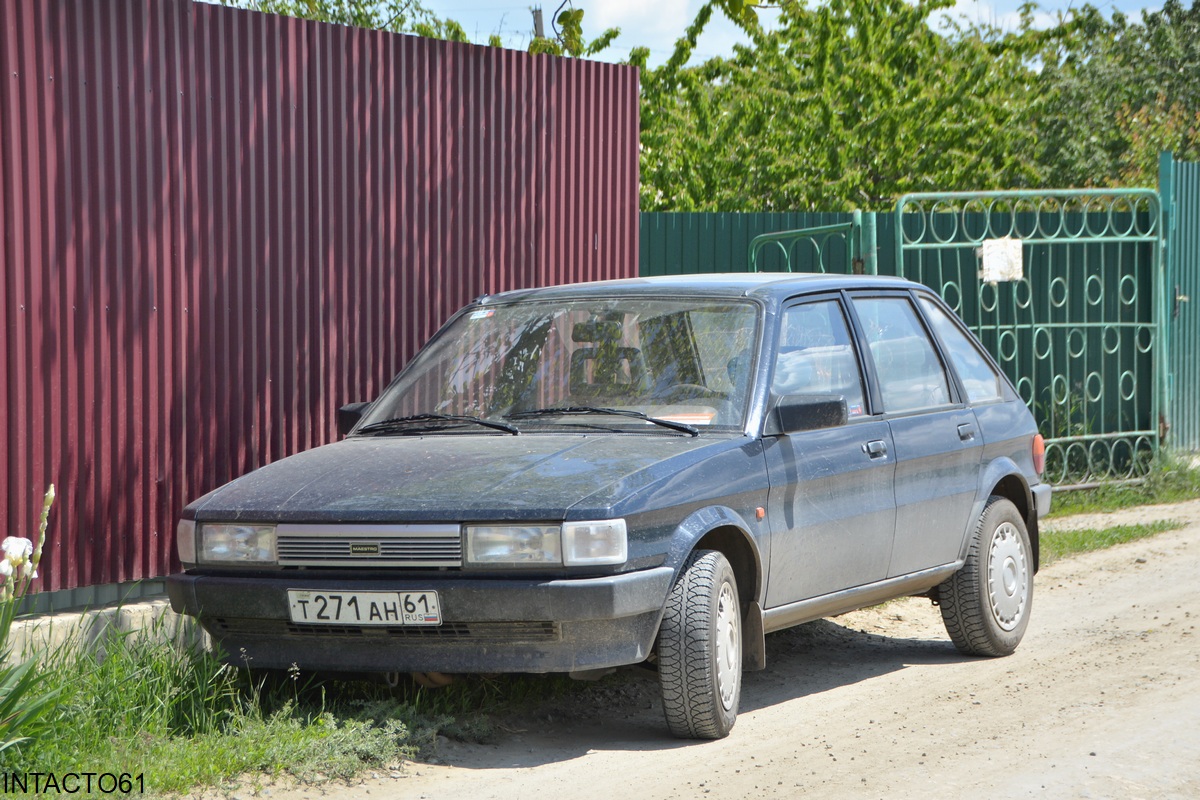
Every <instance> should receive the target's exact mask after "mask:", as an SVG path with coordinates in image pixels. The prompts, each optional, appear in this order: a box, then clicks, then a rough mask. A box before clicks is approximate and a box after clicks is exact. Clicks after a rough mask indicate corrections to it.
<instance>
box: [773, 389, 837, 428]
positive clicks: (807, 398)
mask: <svg viewBox="0 0 1200 800" xmlns="http://www.w3.org/2000/svg"><path fill="white" fill-rule="evenodd" d="M849 416H850V415H849V412H848V411H847V409H846V398H845V397H844V396H842V395H840V394H838V395H831V394H815V395H814V394H786V395H784V396H783V397H781V398H779V400H778V402H776V403H775V408H774V409H772V410H771V414H770V416H769V417H768V418H767V424H766V430H765V433H766V434H767V435H778V434H781V433H801V432H803V431H815V430H819V429H821V428H835V427H837V426H838V425H845V424H846V420H847V419H849Z"/></svg>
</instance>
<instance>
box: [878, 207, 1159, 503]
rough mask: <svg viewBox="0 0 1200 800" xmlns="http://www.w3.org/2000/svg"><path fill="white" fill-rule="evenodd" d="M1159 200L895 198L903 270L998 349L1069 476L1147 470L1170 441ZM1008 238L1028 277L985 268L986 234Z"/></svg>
mask: <svg viewBox="0 0 1200 800" xmlns="http://www.w3.org/2000/svg"><path fill="white" fill-rule="evenodd" d="M1160 211H1161V208H1160V201H1159V196H1158V193H1157V192H1155V191H1153V190H1149V189H1123V190H1072V191H1038V192H986V193H945V194H932V193H929V194H911V195H906V196H904V197H902V198H901V199H900V200H899V202H898V203H897V204H896V211H895V219H894V222H895V225H894V235H895V242H896V254H897V259H898V267H899V269H898V270H897V271H898V272H899V274H902V275H904V276H905V277H908V278H911V279H913V280H916V281H920V282H921V283H924V284H925V285H927V286H930V287H933V288H934V289H936V290H938V291H939V292H940V293H941V295H942V297H943V298H944V299H945V300H946V302H947V303H949V305H950V306H951V307H952V308H954V310H955V311H956V312H958V314H959V316H961V317H962V318H963V320H964V321H966V323H967V324H968V325H970V326H971V328H972V329H973V330H974V331H975V333H976V334H977V335H978V336H979V338H980V339H981V340H982V341H983V343H984V345H985V346H986V347H987V348H988V349H989V350H990V351H991V352H992V354H993V355H995V357H996V360H997V361H998V362H999V364H1000V366H1001V367H1002V368H1003V369H1004V371H1005V372H1006V373H1007V374H1008V375H1009V377H1010V378H1011V379H1012V380H1013V383H1014V385H1015V386H1016V388H1017V391H1018V392H1019V393H1020V395H1021V398H1022V399H1023V400H1024V401H1025V402H1026V404H1028V405H1029V407H1030V409H1032V411H1033V412H1034V415H1035V416H1036V417H1037V420H1038V424H1039V427H1040V428H1041V430H1042V433H1043V435H1044V436H1045V437H1046V462H1047V467H1046V472H1047V479H1048V480H1049V481H1050V482H1052V483H1054V484H1056V485H1059V486H1066V485H1078V484H1085V483H1091V482H1096V481H1112V480H1120V479H1127V478H1135V477H1138V476H1139V475H1141V474H1142V473H1143V472H1144V471H1145V470H1146V468H1147V467H1148V465H1149V463H1150V461H1151V459H1152V457H1153V456H1154V454H1156V453H1157V451H1158V447H1159V443H1160V439H1161V438H1162V435H1163V433H1164V430H1163V428H1164V427H1165V420H1166V419H1167V418H1168V409H1167V404H1168V402H1169V399H1168V394H1167V391H1166V386H1167V377H1166V376H1167V363H1166V360H1165V356H1166V346H1165V345H1166V342H1165V334H1166V328H1165V327H1164V325H1165V319H1166V314H1165V309H1164V302H1165V301H1164V299H1163V298H1164V294H1163V274H1162V269H1163V264H1162V244H1163V231H1162V220H1161V213H1160ZM1005 239H1007V240H1010V241H1009V242H1008V243H1007V245H1008V246H1007V248H1006V247H1005V243H1004V242H1003V241H1000V243H999V248H998V249H1001V250H1003V249H1008V251H1009V252H1010V253H1014V254H1015V253H1019V254H1020V259H1019V261H1020V268H1021V273H1020V275H1019V277H1015V279H1011V280H999V279H995V278H996V275H984V276H983V278H981V266H982V265H981V251H982V250H983V249H984V248H985V246H987V247H989V248H990V247H992V246H993V245H986V244H985V243H989V242H997V241H998V240H1005ZM1011 240H1016V242H1019V244H1016V242H1013V241H1011ZM984 278H992V279H994V280H985V279H984ZM1148 386H1149V387H1152V388H1151V389H1150V391H1147V390H1146V389H1147V387H1148Z"/></svg>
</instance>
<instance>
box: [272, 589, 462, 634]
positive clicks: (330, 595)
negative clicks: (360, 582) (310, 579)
mask: <svg viewBox="0 0 1200 800" xmlns="http://www.w3.org/2000/svg"><path fill="white" fill-rule="evenodd" d="M288 608H289V611H290V612H291V616H292V622H300V623H304V624H306V625H441V624H442V609H441V606H440V605H439V604H438V595H437V592H310V591H305V590H302V589H288Z"/></svg>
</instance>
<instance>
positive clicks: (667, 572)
mask: <svg viewBox="0 0 1200 800" xmlns="http://www.w3.org/2000/svg"><path fill="white" fill-rule="evenodd" d="M339 424H340V426H341V428H342V430H343V432H344V433H345V434H346V436H345V438H344V439H343V440H342V441H339V442H337V443H335V444H329V445H326V446H323V447H318V448H316V449H313V450H310V451H308V452H304V453H300V454H298V455H294V456H291V457H290V458H286V459H283V460H281V461H279V462H276V463H273V464H270V465H268V466H265V467H263V468H261V469H258V470H256V471H254V472H252V473H250V474H248V475H246V476H244V477H242V478H239V479H238V480H235V481H233V482H232V483H230V484H228V485H226V486H224V487H221V488H219V489H217V490H216V491H213V492H211V493H209V494H207V495H205V496H204V497H202V498H200V499H199V500H197V501H195V502H194V503H192V504H191V505H189V506H188V507H187V508H186V509H185V510H184V512H183V515H182V516H183V518H182V520H181V521H180V523H179V528H178V547H179V556H180V559H181V560H182V562H183V566H184V569H185V572H183V573H182V574H179V575H175V576H172V577H171V578H170V579H169V584H168V585H169V592H170V597H171V602H172V606H173V607H174V608H175V610H176V611H180V612H184V613H187V614H190V615H193V616H195V617H197V618H198V619H199V621H200V622H201V624H203V626H204V627H205V628H206V629H207V630H208V631H209V632H210V633H211V634H212V636H213V638H214V639H215V640H216V641H217V642H218V643H219V644H220V646H221V648H222V649H223V651H224V652H225V653H226V654H228V657H230V658H231V659H232V660H235V661H239V662H240V661H242V660H243V659H246V660H248V661H249V663H250V664H251V665H252V666H255V667H278V668H286V667H289V666H290V665H292V664H296V665H298V666H299V667H301V668H305V669H313V670H337V671H346V670H352V671H384V672H392V671H441V672H459V673H469V672H497V671H513V672H556V671H561V672H570V673H574V674H576V675H587V674H595V672H596V671H599V670H604V669H607V668H612V667H615V666H618V665H623V664H633V663H640V662H647V663H648V664H650V665H652V666H653V667H654V668H656V669H657V671H658V673H659V675H660V678H661V687H662V700H663V707H664V710H665V714H666V719H667V724H668V726H669V728H670V730H671V731H672V732H673V733H675V734H676V735H679V736H683V737H699V738H717V737H722V736H724V735H726V734H727V733H728V732H729V730H730V728H731V726H732V725H733V723H734V719H735V717H736V714H737V709H738V701H739V696H740V690H741V678H742V672H743V669H762V668H764V667H765V666H766V663H765V662H766V658H765V654H766V648H765V644H764V635H765V634H766V633H769V632H771V631H775V630H779V629H782V628H786V627H789V626H792V625H796V624H799V623H802V622H805V621H809V620H813V619H817V618H820V617H824V616H828V615H833V614H839V613H842V612H846V611H850V610H852V609H855V608H859V607H861V606H864V605H868V604H872V603H878V602H881V601H883V600H887V599H889V598H893V597H898V596H903V595H914V594H923V595H927V596H928V597H930V598H931V599H932V600H933V601H934V602H935V603H937V604H939V605H940V606H941V611H942V615H943V618H944V619H945V623H946V628H947V631H948V632H949V636H950V639H951V640H952V641H953V643H954V645H955V646H957V647H958V649H959V650H961V651H963V652H965V653H970V654H976V655H987V656H1002V655H1005V654H1007V653H1010V652H1012V651H1013V649H1014V648H1016V647H1017V644H1018V643H1019V642H1020V640H1021V637H1022V635H1023V633H1024V632H1025V629H1026V626H1027V625H1028V623H1029V616H1030V609H1031V603H1032V600H1033V575H1034V573H1035V572H1036V571H1037V566H1038V519H1039V517H1040V516H1041V515H1043V514H1045V513H1046V512H1047V511H1048V510H1049V503H1050V488H1049V486H1047V485H1046V484H1044V483H1042V482H1041V480H1040V479H1039V473H1040V472H1041V470H1042V463H1041V459H1042V442H1041V438H1040V437H1039V436H1038V435H1037V430H1036V427H1035V425H1034V421H1033V418H1032V417H1031V416H1030V413H1029V411H1028V409H1027V408H1026V407H1025V405H1024V403H1022V401H1021V400H1020V399H1019V398H1018V396H1017V394H1016V392H1015V391H1014V390H1013V387H1012V386H1011V385H1010V383H1009V381H1008V380H1007V379H1006V378H1005V377H1004V376H1003V374H1002V373H1001V372H1000V371H999V370H998V369H997V368H996V365H995V363H994V362H993V361H992V359H991V358H990V357H989V356H988V354H987V353H986V352H985V351H984V350H983V349H982V348H981V347H980V346H979V343H978V342H977V341H976V340H975V339H974V337H973V336H972V335H971V334H970V333H969V331H968V330H967V329H966V328H964V327H963V325H962V323H961V322H960V321H959V320H958V319H957V318H956V317H955V315H954V314H953V313H952V312H951V311H950V310H949V309H948V308H947V307H946V306H945V304H943V302H942V301H941V300H940V299H939V298H938V297H937V296H936V295H934V294H933V293H931V292H930V291H928V290H927V289H925V288H923V287H921V286H919V285H917V284H914V283H911V282H908V281H905V280H901V279H888V278H878V277H863V276H836V277H835V276H826V275H791V274H786V275H768V274H756V275H708V276H680V277H665V278H649V279H636V280H624V281H611V282H601V283H591V284H580V285H573V286H557V287H553V288H545V289H533V290H527V291H516V292H508V293H504V294H499V295H495V296H490V297H482V298H480V299H479V300H477V301H476V302H474V303H472V304H471V305H469V306H467V307H466V308H464V309H462V310H461V311H459V312H458V313H457V314H455V315H454V317H453V318H451V319H450V321H449V322H447V323H446V325H445V326H444V327H443V328H442V329H441V331H439V332H438V334H437V335H436V336H435V337H434V338H433V339H432V340H431V341H430V342H429V343H428V344H427V345H426V346H425V347H424V349H422V350H421V351H420V353H419V354H417V355H416V356H415V357H414V358H413V359H412V361H411V362H410V363H409V364H408V365H407V366H406V367H405V369H404V370H403V371H402V372H401V373H400V374H399V375H398V376H397V377H396V378H395V380H394V381H393V382H392V383H391V385H390V386H389V387H388V388H387V390H386V391H384V392H383V394H382V395H381V396H380V397H379V398H378V399H376V400H375V401H374V402H372V403H369V404H368V403H359V404H353V405H349V406H346V407H344V408H343V409H342V410H341V412H339Z"/></svg>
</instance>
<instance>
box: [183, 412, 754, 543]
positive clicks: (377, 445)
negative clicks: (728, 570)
mask: <svg viewBox="0 0 1200 800" xmlns="http://www.w3.org/2000/svg"><path fill="white" fill-rule="evenodd" d="M744 444H745V439H744V437H740V436H730V437H728V438H725V437H720V438H715V437H712V436H701V437H687V436H671V435H662V434H599V435H596V434H549V433H547V434H541V433H539V434H528V435H521V436H503V435H491V434H483V435H462V434H442V435H435V436H394V437H374V438H361V437H356V438H352V439H348V440H345V441H342V442H338V443H336V444H330V445H325V446H324V447H318V448H316V449H314V450H309V451H307V452H304V453H300V454H298V455H295V456H291V457H289V458H285V459H283V460H281V461H277V462H275V463H273V464H269V465H267V466H265V467H262V468H261V469H258V470H256V471H254V472H251V473H249V474H248V475H245V476H243V477H241V478H239V479H237V480H235V481H233V482H232V483H229V484H226V485H225V486H223V487H221V488H220V489H217V490H216V491H214V492H211V493H210V494H208V495H206V496H204V497H202V498H200V499H199V500H197V501H196V502H195V503H193V504H192V505H191V506H189V507H188V510H187V511H186V512H185V516H194V517H195V518H196V519H198V520H200V521H206V520H207V521H215V520H246V521H255V522H276V521H278V522H346V523H348V522H439V521H440V522H451V521H467V522H469V521H480V520H496V521H503V520H506V519H545V520H547V521H552V520H555V519H563V518H564V517H565V518H584V517H588V518H594V516H605V515H608V514H610V513H613V512H617V513H630V511H636V510H642V509H637V508H634V509H630V508H620V509H618V508H617V506H618V505H619V504H621V503H622V501H625V502H626V504H627V503H628V501H630V500H631V498H633V497H634V496H635V495H636V494H638V493H639V492H640V491H641V490H643V489H645V488H646V487H648V486H651V485H653V484H655V483H657V482H659V481H661V480H665V479H669V478H670V477H671V476H672V475H675V474H677V473H678V472H679V471H680V470H683V469H685V468H687V467H688V466H690V465H692V464H694V463H696V462H697V461H699V460H702V459H704V458H707V457H711V456H712V455H715V454H717V453H719V452H724V451H726V450H730V449H733V448H736V447H738V446H741V445H744ZM572 512H574V513H572Z"/></svg>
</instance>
